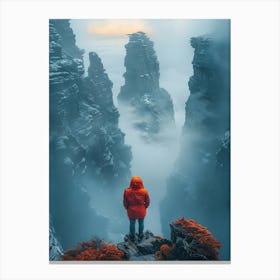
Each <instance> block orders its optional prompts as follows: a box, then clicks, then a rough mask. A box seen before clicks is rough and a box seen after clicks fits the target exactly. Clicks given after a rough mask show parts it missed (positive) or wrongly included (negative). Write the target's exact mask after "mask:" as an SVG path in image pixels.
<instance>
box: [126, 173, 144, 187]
mask: <svg viewBox="0 0 280 280" xmlns="http://www.w3.org/2000/svg"><path fill="white" fill-rule="evenodd" d="M129 187H130V188H132V189H141V188H144V185H143V181H142V179H141V177H139V176H134V177H132V178H131V180H130V185H129Z"/></svg>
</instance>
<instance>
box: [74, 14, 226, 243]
mask: <svg viewBox="0 0 280 280" xmlns="http://www.w3.org/2000/svg"><path fill="white" fill-rule="evenodd" d="M114 25H115V26H120V28H119V29H120V32H116V30H117V29H114V28H113V27H112V26H114ZM95 26H96V27H98V28H97V29H94V27H95ZM71 27H72V28H73V31H74V33H75V35H76V43H77V45H78V47H79V48H82V49H84V50H85V55H84V63H85V69H87V67H88V53H89V52H90V51H95V52H96V53H97V54H98V55H99V56H100V58H101V60H102V62H103V64H104V68H105V69H106V72H107V73H108V76H109V78H110V79H111V81H112V82H113V99H114V103H115V106H116V107H117V108H118V109H119V111H120V119H119V125H120V128H121V130H122V131H123V132H124V133H125V134H126V137H125V142H126V144H128V145H130V146H131V147H132V154H133V159H132V166H131V173H132V175H133V176H134V175H138V176H140V177H142V179H143V182H144V185H145V187H146V188H147V190H148V191H149V193H150V197H151V205H150V208H149V209H148V213H147V217H146V219H145V229H149V230H151V231H152V232H153V233H154V234H162V233H163V231H162V228H161V223H160V221H161V220H160V208H159V206H160V202H161V201H162V199H163V198H164V196H165V194H166V180H167V178H168V177H169V176H170V174H171V172H172V170H173V168H174V163H175V160H176V159H177V157H178V151H179V146H180V141H179V139H180V135H181V130H182V127H183V124H184V122H185V102H186V101H187V99H188V96H189V89H188V80H189V77H190V76H191V75H192V74H193V68H192V59H193V48H192V47H191V46H190V42H189V41H190V38H191V37H193V36H199V35H204V34H210V33H215V34H222V33H223V32H224V31H223V28H220V26H219V20H148V19H143V20H135V21H134V20H125V21H122V20H109V21H108V20H71ZM126 27H127V29H126ZM133 28H134V29H135V30H134V29H133ZM138 28H141V29H139V30H138ZM217 28H220V29H219V32H218V33H217V32H215V31H216V30H217ZM141 30H142V31H145V32H146V33H147V35H148V36H149V37H150V39H151V40H152V41H153V42H154V48H155V51H156V54H157V57H158V61H159V65H160V87H162V88H165V89H166V90H167V91H168V92H169V94H170V95H171V98H172V100H173V104H174V111H175V123H176V133H175V135H174V137H173V138H172V139H173V140H172V141H171V142H168V143H147V142H146V141H144V140H143V139H142V138H141V135H140V134H139V133H138V132H136V130H135V129H134V128H133V127H132V126H131V124H130V123H129V121H128V120H129V119H130V112H129V111H127V110H123V109H122V108H120V107H119V105H118V103H117V95H118V93H119V91H120V87H121V86H122V85H123V84H124V78H123V76H122V75H123V73H124V72H125V67H124V58H125V47H124V46H125V44H126V43H127V42H128V37H127V36H126V33H131V32H136V31H141ZM225 32H226V29H225ZM167 132H168V130H167ZM128 184H129V182H127V185H126V186H119V191H116V193H115V194H114V195H112V199H110V203H111V204H110V203H107V204H106V203H105V204H104V199H105V198H104V197H105V196H104V195H103V194H101V193H100V194H99V195H100V197H99V196H98V193H96V192H92V203H93V207H94V208H95V209H96V211H97V213H98V214H101V215H103V216H108V215H110V213H112V212H114V211H115V210H114V211H113V209H118V210H117V212H115V213H116V214H119V215H122V216H121V217H119V221H120V222H119V224H120V225H121V226H125V228H123V229H121V228H118V230H120V232H121V231H123V232H124V233H126V232H127V231H128V219H127V218H126V213H125V211H120V209H121V207H122V192H123V190H124V188H126V187H128ZM88 185H91V182H88ZM106 195H108V193H106ZM114 199H115V203H116V204H118V205H113V204H114ZM173 203H174V205H175V204H176V201H173ZM104 207H105V208H107V209H103V208H104ZM113 219H114V221H115V222H116V223H117V221H118V217H117V216H116V215H115V216H114V217H113ZM122 221H126V222H124V223H123V222H122ZM116 228H117V226H116ZM119 236H120V235H119ZM110 238H111V239H113V240H119V239H120V238H119V237H118V236H116V235H113V234H111V235H110Z"/></svg>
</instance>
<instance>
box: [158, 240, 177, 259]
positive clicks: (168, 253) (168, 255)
mask: <svg viewBox="0 0 280 280" xmlns="http://www.w3.org/2000/svg"><path fill="white" fill-rule="evenodd" d="M174 247H175V245H173V246H169V245H167V244H163V245H161V247H160V249H159V251H157V252H156V258H157V260H159V261H162V260H174V255H173V249H174Z"/></svg>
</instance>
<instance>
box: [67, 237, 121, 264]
mask: <svg viewBox="0 0 280 280" xmlns="http://www.w3.org/2000/svg"><path fill="white" fill-rule="evenodd" d="M124 259H125V256H124V252H123V251H121V250H119V249H118V248H117V246H116V245H114V244H107V243H106V242H105V241H102V242H101V245H100V244H98V243H97V242H96V241H95V240H91V241H89V242H82V243H79V244H78V246H77V248H75V249H69V250H67V251H66V252H65V253H64V255H63V256H62V260H78V261H96V260H110V261H111V260H115V261H117V260H124Z"/></svg>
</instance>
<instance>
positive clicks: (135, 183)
mask: <svg viewBox="0 0 280 280" xmlns="http://www.w3.org/2000/svg"><path fill="white" fill-rule="evenodd" d="M123 205H124V207H125V209H126V210H127V215H128V218H129V222H130V225H129V237H130V239H131V240H132V241H134V240H135V223H136V220H138V226H139V235H138V236H139V240H142V239H143V236H144V235H143V231H144V218H145V216H146V209H147V208H148V207H149V205H150V197H149V193H148V191H147V190H146V189H145V188H144V185H143V181H142V179H141V178H140V177H139V176H134V177H132V178H131V181H130V185H129V187H128V188H127V189H125V191H124V194H123Z"/></svg>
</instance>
